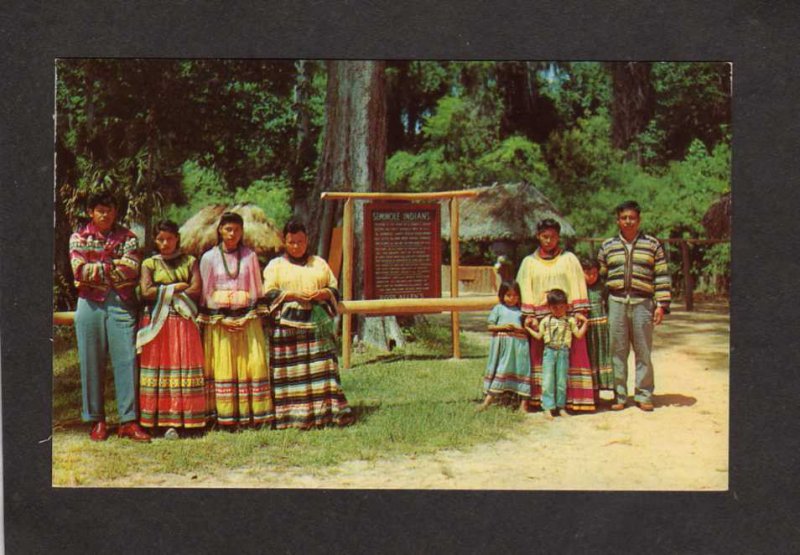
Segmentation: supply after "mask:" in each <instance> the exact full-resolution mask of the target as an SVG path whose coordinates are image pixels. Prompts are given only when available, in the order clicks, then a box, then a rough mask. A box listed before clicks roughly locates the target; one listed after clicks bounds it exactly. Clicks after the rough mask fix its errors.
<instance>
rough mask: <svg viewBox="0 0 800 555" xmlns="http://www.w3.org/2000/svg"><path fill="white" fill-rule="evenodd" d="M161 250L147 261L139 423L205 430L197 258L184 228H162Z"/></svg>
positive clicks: (167, 224) (171, 431) (174, 434)
mask: <svg viewBox="0 0 800 555" xmlns="http://www.w3.org/2000/svg"><path fill="white" fill-rule="evenodd" d="M155 231H156V238H155V243H156V247H157V248H158V251H159V253H158V254H157V255H155V256H152V257H150V258H148V259H147V260H145V261H144V262H143V263H142V272H141V278H140V283H139V284H140V287H141V295H142V298H143V299H144V301H145V303H146V305H145V309H144V314H143V315H142V320H141V323H140V329H139V332H138V334H137V336H136V350H137V351H138V352H139V353H140V354H139V368H140V381H139V407H140V411H141V412H140V416H139V422H140V423H141V425H142V426H144V427H146V428H157V427H160V428H162V429H166V433H165V434H164V437H166V438H167V439H177V438H178V437H179V432H178V430H186V431H189V430H200V429H202V428H203V427H205V425H206V399H205V391H204V383H205V380H204V377H203V344H202V342H201V340H200V331H199V330H198V328H197V323H196V322H195V318H196V316H197V305H196V304H195V302H196V301H197V300H198V299H199V298H200V291H201V289H202V286H201V283H200V270H199V268H198V266H197V259H195V257H194V256H192V255H190V254H184V253H182V252H181V251H180V248H179V245H180V236H179V235H178V226H177V225H176V224H175V223H174V222H171V221H169V220H164V221H162V222H159V224H158V226H156V230H155Z"/></svg>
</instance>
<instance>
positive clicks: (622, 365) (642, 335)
mask: <svg viewBox="0 0 800 555" xmlns="http://www.w3.org/2000/svg"><path fill="white" fill-rule="evenodd" d="M654 310H655V302H654V301H653V299H646V300H644V301H642V302H640V303H638V304H626V303H620V302H617V301H615V300H613V299H609V301H608V328H609V335H610V336H611V366H612V367H613V368H614V389H615V391H616V398H617V403H625V402H626V401H627V399H628V355H629V354H630V351H631V345H633V352H634V354H635V356H636V390H635V392H634V400H635V401H637V402H639V403H650V402H652V396H653V389H655V380H654V377H653V361H652V360H651V358H650V353H651V352H652V350H653V311H654Z"/></svg>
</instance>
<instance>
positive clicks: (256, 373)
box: [203, 318, 272, 426]
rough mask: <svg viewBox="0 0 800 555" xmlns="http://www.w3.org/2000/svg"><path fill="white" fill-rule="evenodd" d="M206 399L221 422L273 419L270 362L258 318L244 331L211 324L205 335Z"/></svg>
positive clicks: (257, 422)
mask: <svg viewBox="0 0 800 555" xmlns="http://www.w3.org/2000/svg"><path fill="white" fill-rule="evenodd" d="M203 347H204V350H205V361H206V374H205V377H206V402H207V404H208V407H209V413H210V416H211V418H215V419H216V421H217V424H219V425H220V426H236V425H239V426H248V425H260V424H267V423H269V422H270V421H271V420H272V399H271V396H270V383H269V366H268V363H267V353H266V347H265V345H264V331H263V330H262V328H261V321H260V320H259V319H258V318H250V319H248V320H246V321H245V324H244V328H243V329H242V330H241V331H229V330H227V329H226V328H224V327H223V325H222V323H221V322H219V321H218V322H216V323H212V324H207V325H206V327H205V333H204V337H203Z"/></svg>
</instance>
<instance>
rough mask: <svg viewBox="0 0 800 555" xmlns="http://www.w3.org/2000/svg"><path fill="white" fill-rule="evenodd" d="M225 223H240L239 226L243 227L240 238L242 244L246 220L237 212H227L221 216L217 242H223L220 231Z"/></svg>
mask: <svg viewBox="0 0 800 555" xmlns="http://www.w3.org/2000/svg"><path fill="white" fill-rule="evenodd" d="M225 224H239V227H241V228H242V238H241V239H239V245H241V244H242V241H243V240H244V220H243V219H242V217H241V216H240V215H239V214H237V213H236V212H225V213H223V214H222V216H220V218H219V223H218V224H217V243H222V234H221V233H220V232H219V228H221V227H222V226H224V225H225ZM239 245H237V246H239Z"/></svg>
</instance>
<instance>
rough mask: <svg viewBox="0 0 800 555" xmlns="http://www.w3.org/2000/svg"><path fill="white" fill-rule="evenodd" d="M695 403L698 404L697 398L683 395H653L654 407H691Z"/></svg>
mask: <svg viewBox="0 0 800 555" xmlns="http://www.w3.org/2000/svg"><path fill="white" fill-rule="evenodd" d="M695 403H697V399H696V398H694V397H689V396H688V395H682V394H681V393H664V394H663V395H653V405H654V406H656V407H691V406H692V405H694V404H695Z"/></svg>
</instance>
